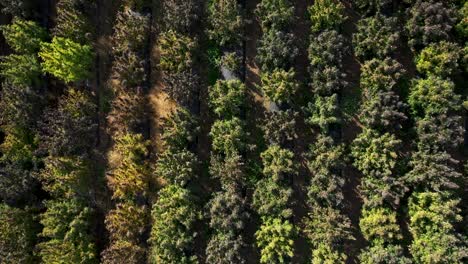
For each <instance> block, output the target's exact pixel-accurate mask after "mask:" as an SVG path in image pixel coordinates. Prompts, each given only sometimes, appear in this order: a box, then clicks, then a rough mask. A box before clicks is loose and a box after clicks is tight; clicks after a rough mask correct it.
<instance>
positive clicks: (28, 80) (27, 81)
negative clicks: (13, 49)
mask: <svg viewBox="0 0 468 264" xmlns="http://www.w3.org/2000/svg"><path fill="white" fill-rule="evenodd" d="M0 59H1V61H0V76H2V77H3V78H5V79H7V80H8V81H9V82H10V83H11V84H12V85H15V86H32V85H37V84H38V83H39V76H40V75H41V65H40V64H39V61H38V60H37V57H36V56H35V55H27V54H26V55H17V54H11V55H8V56H4V57H1V58H0Z"/></svg>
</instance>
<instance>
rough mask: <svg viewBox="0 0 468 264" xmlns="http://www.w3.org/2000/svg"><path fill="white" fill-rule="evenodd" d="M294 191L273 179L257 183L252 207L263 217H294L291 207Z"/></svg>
mask: <svg viewBox="0 0 468 264" xmlns="http://www.w3.org/2000/svg"><path fill="white" fill-rule="evenodd" d="M292 194H293V190H292V189H291V188H290V187H288V186H285V185H284V184H282V183H277V182H275V181H273V180H272V179H262V180H260V181H259V182H258V183H257V186H256V187H255V192H254V194H253V201H252V206H253V208H255V210H256V211H257V213H258V214H259V215H261V216H275V217H283V218H288V217H291V216H292V209H291V208H290V207H289V204H290V200H291V198H292Z"/></svg>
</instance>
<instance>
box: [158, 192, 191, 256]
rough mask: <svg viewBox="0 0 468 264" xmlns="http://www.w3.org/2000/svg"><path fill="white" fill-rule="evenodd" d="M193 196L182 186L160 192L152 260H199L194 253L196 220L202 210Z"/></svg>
mask: <svg viewBox="0 0 468 264" xmlns="http://www.w3.org/2000/svg"><path fill="white" fill-rule="evenodd" d="M194 204H195V203H194V197H192V196H191V195H190V193H189V192H188V191H187V190H186V189H183V188H181V187H179V186H176V185H168V186H166V187H164V189H162V190H161V191H159V198H158V201H157V202H156V203H155V204H154V205H153V210H152V217H153V226H152V229H151V237H150V239H149V242H150V244H151V252H150V257H149V258H150V260H151V261H152V262H164V263H174V264H176V263H177V264H184V263H198V262H197V259H196V256H195V255H194V254H193V252H192V251H193V249H192V246H193V244H194V242H195V235H196V233H194V231H193V229H194V226H193V225H194V223H195V221H196V220H197V219H199V212H198V211H197V209H196V208H195V207H194Z"/></svg>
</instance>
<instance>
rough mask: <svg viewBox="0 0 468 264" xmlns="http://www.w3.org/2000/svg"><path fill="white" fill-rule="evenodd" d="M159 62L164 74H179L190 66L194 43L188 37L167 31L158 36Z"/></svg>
mask: <svg viewBox="0 0 468 264" xmlns="http://www.w3.org/2000/svg"><path fill="white" fill-rule="evenodd" d="M159 49H160V54H161V61H160V62H159V67H160V68H161V70H162V71H164V72H170V73H180V72H182V71H185V70H187V69H188V68H189V67H190V66H191V65H192V56H193V54H192V53H193V52H194V51H195V42H194V41H193V40H192V39H191V38H190V37H188V36H184V35H182V34H180V33H177V32H175V31H172V30H169V31H166V32H163V33H161V35H160V36H159Z"/></svg>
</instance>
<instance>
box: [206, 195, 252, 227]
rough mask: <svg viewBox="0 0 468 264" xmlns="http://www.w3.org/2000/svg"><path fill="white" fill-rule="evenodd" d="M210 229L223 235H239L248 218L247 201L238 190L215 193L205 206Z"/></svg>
mask: <svg viewBox="0 0 468 264" xmlns="http://www.w3.org/2000/svg"><path fill="white" fill-rule="evenodd" d="M207 208H208V209H209V216H210V227H211V228H213V229H214V230H216V231H217V232H219V233H223V234H239V233H241V232H242V230H243V229H244V228H245V225H246V221H247V220H248V218H249V213H248V211H247V208H248V206H247V201H246V200H245V199H244V198H243V197H241V196H240V193H239V191H238V190H233V189H229V190H227V191H222V192H218V193H215V195H214V196H213V198H212V199H211V200H210V202H209V203H208V205H207Z"/></svg>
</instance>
